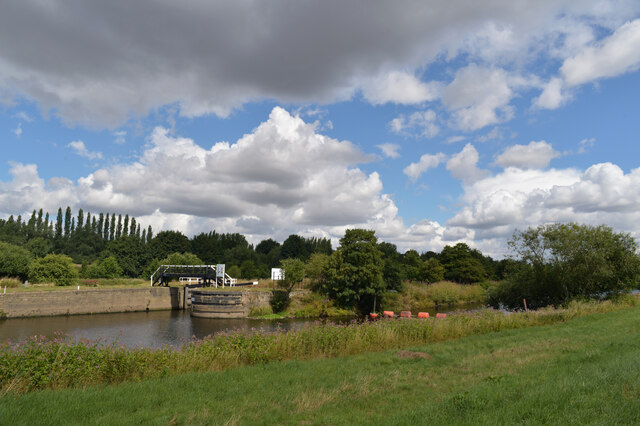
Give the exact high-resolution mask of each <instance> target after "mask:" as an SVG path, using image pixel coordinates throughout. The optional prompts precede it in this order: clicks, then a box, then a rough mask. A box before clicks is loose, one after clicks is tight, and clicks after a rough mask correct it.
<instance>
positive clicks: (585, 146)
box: [578, 138, 596, 154]
mask: <svg viewBox="0 0 640 426" xmlns="http://www.w3.org/2000/svg"><path fill="white" fill-rule="evenodd" d="M595 144H596V139H595V138H588V139H582V140H581V141H580V142H579V143H578V154H584V153H585V152H587V151H589V149H590V148H592V147H593V146H594V145H595Z"/></svg>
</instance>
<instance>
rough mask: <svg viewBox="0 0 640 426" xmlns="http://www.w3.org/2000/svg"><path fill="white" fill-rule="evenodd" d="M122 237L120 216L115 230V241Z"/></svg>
mask: <svg viewBox="0 0 640 426" xmlns="http://www.w3.org/2000/svg"><path fill="white" fill-rule="evenodd" d="M121 236H122V215H121V214H119V215H118V227H117V228H116V240H117V239H118V238H120V237H121Z"/></svg>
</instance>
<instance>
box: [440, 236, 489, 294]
mask: <svg viewBox="0 0 640 426" xmlns="http://www.w3.org/2000/svg"><path fill="white" fill-rule="evenodd" d="M473 251H474V250H472V249H471V248H470V247H469V246H468V245H466V244H465V243H458V244H456V245H455V246H453V247H452V246H446V247H445V248H444V249H442V252H441V253H440V256H439V260H440V263H442V266H444V269H445V273H444V277H445V278H446V279H448V280H451V281H455V282H457V283H463V284H469V283H475V282H479V281H482V280H485V279H487V278H488V277H489V275H490V274H489V272H488V271H487V270H486V269H485V268H484V265H483V264H482V262H481V261H480V260H479V259H478V258H477V256H474V254H473ZM475 251H477V250H475ZM478 253H479V252H478ZM480 257H482V255H481V254H480Z"/></svg>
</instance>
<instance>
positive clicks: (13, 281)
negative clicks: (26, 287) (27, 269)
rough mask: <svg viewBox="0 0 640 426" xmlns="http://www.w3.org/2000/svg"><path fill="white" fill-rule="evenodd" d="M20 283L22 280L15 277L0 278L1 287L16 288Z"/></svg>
mask: <svg viewBox="0 0 640 426" xmlns="http://www.w3.org/2000/svg"><path fill="white" fill-rule="evenodd" d="M21 285H22V281H20V280H19V279H17V278H9V277H5V278H2V279H0V288H2V287H7V288H18V287H20V286H21Z"/></svg>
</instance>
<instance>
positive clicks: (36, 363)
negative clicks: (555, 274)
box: [0, 297, 638, 394]
mask: <svg viewBox="0 0 640 426" xmlns="http://www.w3.org/2000/svg"><path fill="white" fill-rule="evenodd" d="M637 300H638V299H637V298H635V297H629V298H627V299H624V300H623V301H618V302H611V301H607V302H574V303H572V304H571V305H570V306H569V307H568V308H565V309H546V310H540V311H537V312H523V313H515V314H509V315H505V314H503V313H501V312H496V311H491V310H484V311H479V312H476V313H474V314H465V315H454V316H451V317H449V318H447V319H445V320H434V319H429V320H417V319H416V320H381V321H377V322H372V323H362V324H359V323H351V324H346V325H338V324H332V323H325V324H316V325H313V326H309V327H306V328H303V329H301V330H293V331H289V332H275V333H263V334H260V333H257V332H256V333H249V334H242V333H231V334H219V335H215V336H212V337H210V338H206V339H204V340H201V341H197V342H192V343H190V344H188V345H186V346H184V347H182V348H179V349H174V348H169V347H167V348H162V349H150V348H138V349H127V348H124V347H120V346H116V345H108V346H102V345H100V344H98V343H92V342H79V343H69V342H66V341H64V340H61V339H54V340H46V339H44V338H32V339H29V340H27V341H25V342H21V343H18V344H11V343H5V344H3V345H1V346H0V392H2V394H7V393H24V392H28V391H33V390H39V389H46V388H53V389H59V388H67V387H85V386H90V385H100V384H114V383H121V382H123V381H138V380H143V379H151V378H158V377H166V376H171V375H175V374H180V373H187V372H200V371H216V370H224V369H228V368H231V367H237V366H240V365H247V364H248V365H253V364H264V363H268V362H271V361H282V360H288V359H317V358H328V357H337V356H345V355H353V354H358V353H363V352H369V351H383V350H387V349H393V348H402V347H407V346H411V345H420V344H426V343H432V342H439V341H444V340H451V339H456V338H460V337H464V336H469V335H474V334H485V333H489V332H493V331H499V330H507V329H516V328H523V327H528V326H539V325H548V324H554V323H560V322H564V321H567V320H570V319H573V318H576V317H579V316H583V315H586V314H592V313H598V312H610V311H616V310H620V309H624V308H628V307H629V306H630V305H635V304H637Z"/></svg>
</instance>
